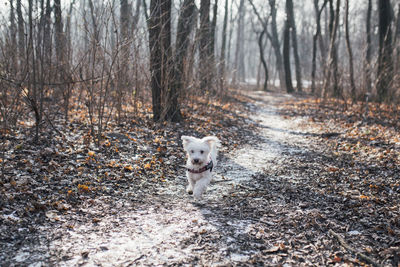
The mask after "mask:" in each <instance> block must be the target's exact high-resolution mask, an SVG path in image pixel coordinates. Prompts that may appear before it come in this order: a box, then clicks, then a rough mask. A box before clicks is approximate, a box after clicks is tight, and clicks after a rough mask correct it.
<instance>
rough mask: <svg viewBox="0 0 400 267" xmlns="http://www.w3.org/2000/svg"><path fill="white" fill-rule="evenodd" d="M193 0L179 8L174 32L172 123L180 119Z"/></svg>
mask: <svg viewBox="0 0 400 267" xmlns="http://www.w3.org/2000/svg"><path fill="white" fill-rule="evenodd" d="M195 7H196V5H195V3H194V0H184V1H183V3H182V6H181V10H180V14H179V18H178V27H177V32H176V44H175V45H176V47H175V62H174V79H173V81H174V85H173V86H172V88H171V90H170V94H169V99H170V100H169V101H168V102H169V103H168V105H169V107H170V108H169V109H168V112H167V113H168V114H169V115H168V117H170V118H171V120H172V121H179V120H181V119H182V114H181V111H180V106H179V102H178V99H179V95H180V94H181V91H182V90H183V85H184V80H185V77H184V72H185V67H186V65H187V55H188V48H189V44H190V39H189V37H190V34H191V32H192V30H193V22H194V18H193V15H194V11H195Z"/></svg>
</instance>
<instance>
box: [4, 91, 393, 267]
mask: <svg viewBox="0 0 400 267" xmlns="http://www.w3.org/2000/svg"><path fill="white" fill-rule="evenodd" d="M342 104H343V103H342ZM342 104H340V103H339V102H338V103H335V102H328V103H325V104H324V103H321V102H318V101H316V100H315V99H312V98H307V97H302V96H289V95H284V94H278V93H264V92H248V96H246V97H244V96H236V97H234V98H233V99H232V100H231V102H229V103H217V102H214V103H211V102H208V103H203V104H201V105H200V104H199V105H194V104H193V105H192V108H191V109H190V110H189V109H187V110H184V114H185V115H186V116H188V114H191V116H190V117H191V119H190V120H187V122H185V123H182V124H163V125H156V124H153V123H150V122H148V120H146V119H140V118H139V117H138V118H136V119H134V120H133V119H132V120H131V121H130V122H129V123H126V124H125V125H117V126H116V127H113V128H112V131H109V132H107V133H106V138H105V140H104V141H102V144H101V146H100V147H95V146H93V145H92V144H90V142H88V140H87V139H86V138H85V134H84V133H85V131H87V126H84V125H82V124H81V123H80V122H79V121H78V120H77V121H76V122H73V123H70V124H69V125H64V126H60V127H64V128H62V129H61V128H60V129H59V130H60V132H63V133H65V134H64V135H62V136H53V135H52V134H54V133H50V132H49V133H47V134H49V135H52V136H51V137H52V138H47V139H46V138H44V140H43V142H42V143H41V145H40V146H39V149H38V145H37V144H33V143H32V141H31V140H28V139H27V138H26V136H27V134H26V132H24V131H22V130H21V132H20V133H19V134H18V135H16V136H14V137H13V138H10V137H8V138H7V140H5V141H4V138H3V147H4V153H3V156H2V160H1V162H2V173H3V174H2V182H1V184H0V186H1V187H0V190H1V197H0V207H1V214H0V265H1V266H28V265H30V266H48V265H55V266H136V265H139V266H140V265H143V266H160V265H189V266H231V265H233V266H236V265H240V266H246V265H248V266H254V265H259V266H262V265H268V266H326V265H332V266H352V265H354V266H365V265H375V266H400V167H399V166H400V155H399V149H400V133H399V129H400V127H399V126H400V125H399V122H398V118H395V117H393V116H395V114H397V115H398V114H399V112H398V110H395V111H393V110H387V109H385V110H384V109H377V108H376V107H374V106H373V105H371V107H370V111H369V112H370V114H369V113H367V115H366V117H363V116H362V115H360V114H362V113H361V112H359V110H357V108H358V107H357V106H354V107H350V108H349V107H348V109H347V110H345V109H344V108H343V106H342ZM183 134H185V135H191V134H194V135H199V136H200V137H201V136H204V135H208V134H215V135H217V136H218V137H219V138H220V139H221V140H222V145H223V146H222V148H221V151H220V154H219V162H218V166H217V167H216V168H215V173H214V182H213V183H212V184H211V185H210V187H209V188H208V190H207V192H206V194H205V195H204V199H203V200H201V201H194V200H193V199H192V197H191V196H189V195H187V194H186V193H185V186H186V177H185V170H184V167H183V164H184V162H185V160H184V152H183V150H182V148H181V143H180V136H181V135H183ZM49 140H51V141H49Z"/></svg>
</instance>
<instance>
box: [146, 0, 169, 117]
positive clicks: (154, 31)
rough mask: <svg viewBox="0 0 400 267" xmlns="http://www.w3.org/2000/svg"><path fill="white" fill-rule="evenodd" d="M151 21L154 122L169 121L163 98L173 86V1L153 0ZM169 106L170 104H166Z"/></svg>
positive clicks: (150, 39)
mask: <svg viewBox="0 0 400 267" xmlns="http://www.w3.org/2000/svg"><path fill="white" fill-rule="evenodd" d="M150 14H151V15H150V21H149V46H150V73H151V92H152V104H153V120H154V121H159V120H166V119H169V118H168V116H169V114H170V113H169V112H167V110H163V102H162V99H163V97H164V96H165V95H166V94H167V93H168V90H169V89H170V85H171V76H172V72H171V70H172V66H171V65H172V64H171V0H151V2H150ZM164 104H166V105H168V104H169V103H164Z"/></svg>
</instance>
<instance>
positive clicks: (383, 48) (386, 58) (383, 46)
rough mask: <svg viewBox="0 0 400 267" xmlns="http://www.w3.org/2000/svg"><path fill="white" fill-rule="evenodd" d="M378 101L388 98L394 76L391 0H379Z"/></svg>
mask: <svg viewBox="0 0 400 267" xmlns="http://www.w3.org/2000/svg"><path fill="white" fill-rule="evenodd" d="M378 4H379V8H378V11H379V56H378V74H377V78H378V83H377V92H378V101H379V102H383V101H385V100H388V97H389V88H390V87H391V81H392V77H393V62H392V52H393V51H392V50H393V47H392V30H391V22H392V13H391V5H390V0H379V2H378Z"/></svg>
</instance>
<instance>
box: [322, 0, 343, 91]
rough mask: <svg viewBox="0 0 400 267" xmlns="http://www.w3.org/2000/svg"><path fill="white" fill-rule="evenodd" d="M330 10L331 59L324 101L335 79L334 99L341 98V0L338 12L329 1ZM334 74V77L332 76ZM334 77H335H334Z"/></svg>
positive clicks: (329, 60) (324, 89) (329, 59)
mask: <svg viewBox="0 0 400 267" xmlns="http://www.w3.org/2000/svg"><path fill="white" fill-rule="evenodd" d="M329 6H330V7H329V9H330V23H329V30H330V44H329V58H328V66H327V68H326V72H327V74H326V75H325V82H324V87H323V91H324V94H323V95H324V99H325V98H326V97H327V94H328V91H329V89H330V84H331V78H333V92H332V96H333V97H339V96H341V90H340V86H339V72H338V65H337V51H336V36H337V30H338V25H339V12H340V0H337V1H336V11H335V9H334V7H333V0H329ZM332 72H333V75H332ZM332 76H333V77H332Z"/></svg>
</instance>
